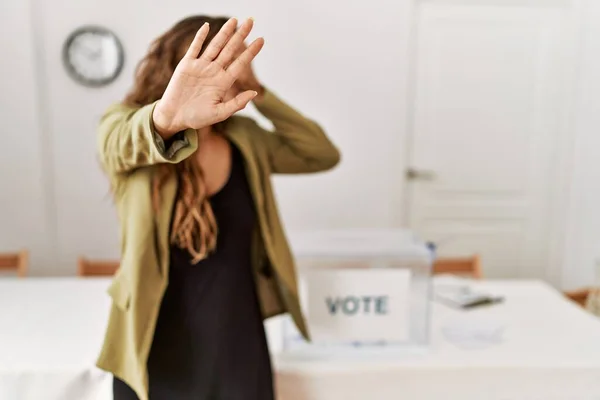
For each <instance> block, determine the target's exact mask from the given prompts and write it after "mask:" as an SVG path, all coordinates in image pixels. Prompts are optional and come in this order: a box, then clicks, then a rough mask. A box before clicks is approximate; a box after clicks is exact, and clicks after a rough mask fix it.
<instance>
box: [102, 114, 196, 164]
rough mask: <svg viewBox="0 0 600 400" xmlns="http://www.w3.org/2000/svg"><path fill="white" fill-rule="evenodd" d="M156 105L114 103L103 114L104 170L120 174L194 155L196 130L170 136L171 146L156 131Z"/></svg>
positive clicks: (174, 161)
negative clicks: (127, 105) (154, 113)
mask: <svg viewBox="0 0 600 400" xmlns="http://www.w3.org/2000/svg"><path fill="white" fill-rule="evenodd" d="M154 106H155V104H150V105H148V106H145V107H142V108H139V109H133V108H128V107H124V106H122V105H116V106H112V107H110V108H109V109H108V111H107V112H106V114H105V115H104V116H103V117H102V119H101V121H100V126H99V129H98V131H99V134H98V151H99V154H100V159H101V160H102V164H103V166H104V169H105V170H106V171H107V172H108V173H112V174H119V173H125V172H129V171H131V170H134V169H136V168H140V167H144V166H148V165H153V164H159V163H177V162H180V161H181V160H183V159H185V158H187V157H188V156H189V155H191V154H192V153H193V152H194V151H195V149H196V148H197V142H198V140H197V135H196V132H195V131H194V130H188V131H185V132H183V133H182V134H180V136H181V137H180V138H176V137H175V136H173V135H170V136H169V139H170V140H169V141H170V145H169V146H167V143H166V142H165V139H163V137H162V136H161V135H159V134H158V133H157V132H156V128H155V125H154V120H153V111H154V109H155V108H154Z"/></svg>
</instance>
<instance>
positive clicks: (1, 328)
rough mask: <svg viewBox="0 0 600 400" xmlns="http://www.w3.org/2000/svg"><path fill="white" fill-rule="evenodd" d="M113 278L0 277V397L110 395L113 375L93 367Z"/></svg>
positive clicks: (52, 399) (79, 399)
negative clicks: (107, 291) (107, 292)
mask: <svg viewBox="0 0 600 400" xmlns="http://www.w3.org/2000/svg"><path fill="white" fill-rule="evenodd" d="M109 282H110V280H108V279H80V278H43V279H37V278H26V279H11V278H6V279H0V399H2V400H108V399H112V379H111V377H110V376H109V375H108V374H106V373H104V372H103V371H100V370H98V369H97V368H95V367H94V362H95V359H96V357H97V355H98V354H99V352H100V347H101V345H102V339H103V336H104V332H105V327H106V322H107V318H108V312H109V310H110V298H109V297H108V295H107V294H106V289H107V288H108V285H109Z"/></svg>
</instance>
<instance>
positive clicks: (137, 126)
mask: <svg viewBox="0 0 600 400" xmlns="http://www.w3.org/2000/svg"><path fill="white" fill-rule="evenodd" d="M252 25H253V22H252V20H247V21H245V22H244V23H243V24H242V25H241V26H240V27H239V28H238V29H236V28H237V21H236V20H235V19H230V20H226V19H222V18H208V17H191V18H187V19H185V20H183V21H181V22H179V23H178V24H176V25H175V26H174V27H173V28H171V29H170V30H169V31H168V32H166V33H165V34H164V35H163V36H161V37H160V38H158V39H157V40H156V41H155V42H154V44H153V45H152V47H151V49H150V51H149V53H148V54H147V56H146V57H145V58H144V59H143V60H142V62H141V64H140V66H139V67H138V71H137V74H136V80H135V84H134V88H133V90H132V91H131V92H130V93H129V95H128V96H127V97H126V99H125V101H124V102H123V104H118V105H115V106H113V107H111V108H109V109H108V111H107V113H106V114H105V115H104V117H103V118H102V121H101V123H100V128H99V152H100V156H101V157H100V158H101V162H102V165H103V168H104V170H105V172H106V174H107V175H108V176H109V178H110V181H111V186H112V190H113V192H114V197H115V202H116V205H117V209H118V214H119V217H120V221H121V241H122V249H121V251H122V259H121V268H120V269H119V271H118V272H117V274H116V276H115V279H114V281H113V284H112V285H111V287H110V289H109V293H110V295H111V297H112V299H113V306H112V309H111V314H110V320H109V324H108V329H107V334H106V339H105V343H104V346H103V349H102V352H101V355H100V357H99V360H98V366H99V367H100V368H102V369H105V370H107V371H109V372H112V373H113V374H114V376H115V380H114V395H115V400H125V399H127V400H129V399H140V400H148V398H150V399H152V400H163V399H168V400H180V399H195V400H200V399H207V400H208V399H229V400H269V399H273V398H274V395H273V384H272V375H271V366H270V360H269V354H268V349H267V344H266V338H265V331H264V328H263V324H262V320H263V318H268V317H270V316H274V315H278V314H281V313H283V312H289V313H290V314H291V315H292V317H293V319H294V321H295V322H296V325H297V326H298V328H299V330H300V331H301V332H302V333H303V335H304V336H305V337H306V338H308V332H307V330H306V327H305V324H304V320H303V317H302V315H301V312H300V307H299V304H298V291H297V287H296V276H295V270H294V265H293V260H292V257H291V254H290V251H289V248H288V244H287V242H286V239H285V236H284V233H283V230H282V226H281V223H280V220H279V217H278V213H277V207H276V204H275V199H274V196H273V192H272V187H271V182H270V175H271V174H272V173H306V172H317V171H324V170H327V169H330V168H332V167H333V166H335V165H336V164H337V163H338V161H339V153H338V151H337V150H336V148H335V147H334V145H333V144H332V143H331V142H330V141H329V140H328V139H327V137H326V136H325V134H324V133H323V131H322V130H321V129H320V128H319V127H318V126H317V125H316V124H315V123H314V122H312V121H310V120H308V119H306V118H304V117H303V116H301V115H300V114H299V113H298V112H296V111H294V110H293V109H292V108H290V107H289V106H288V105H286V104H285V103H283V102H282V101H281V100H279V99H278V98H277V97H275V95H274V94H272V93H271V92H269V91H268V90H266V89H264V88H263V86H262V85H261V84H260V83H259V82H258V80H257V79H256V77H255V75H254V73H253V71H252V68H251V61H252V60H253V59H254V57H255V56H256V55H257V54H258V53H259V52H260V50H261V48H262V46H263V40H262V39H257V40H255V41H254V42H252V43H251V44H250V45H249V46H248V47H246V46H245V45H244V40H245V39H246V37H247V36H248V34H249V33H250V31H251V29H252ZM250 101H254V104H255V105H256V107H257V108H258V110H259V111H260V112H261V113H262V114H263V115H264V116H265V117H266V118H268V119H270V120H271V121H272V122H273V125H274V127H275V132H268V131H265V130H263V129H262V128H260V127H259V126H258V125H257V124H256V123H255V122H254V121H253V120H252V119H249V118H244V117H237V116H236V117H232V115H233V114H234V113H235V112H237V111H239V110H241V109H243V108H244V107H245V106H246V105H247V104H248V103H249V102H250Z"/></svg>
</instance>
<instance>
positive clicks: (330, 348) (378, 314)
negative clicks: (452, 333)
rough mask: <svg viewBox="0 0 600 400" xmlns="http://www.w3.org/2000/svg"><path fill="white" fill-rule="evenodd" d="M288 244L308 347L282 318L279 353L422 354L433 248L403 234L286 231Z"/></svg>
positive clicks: (372, 231)
mask: <svg viewBox="0 0 600 400" xmlns="http://www.w3.org/2000/svg"><path fill="white" fill-rule="evenodd" d="M290 243H291V246H292V251H293V253H294V255H295V257H296V261H297V266H298V278H299V292H300V300H301V304H302V308H303V311H304V313H305V316H306V322H307V325H308V328H309V331H310V334H311V342H310V343H309V342H307V341H305V340H304V339H303V338H302V336H301V335H300V334H299V332H298V331H297V329H296V328H295V326H294V324H293V323H292V322H291V320H289V319H287V320H285V321H284V325H283V352H284V353H285V354H287V355H294V356H300V357H338V356H371V355H377V356H381V355H386V354H387V355H393V354H394V353H400V354H403V353H406V352H411V351H422V350H424V349H426V347H427V344H428V340H429V337H428V333H429V317H430V311H429V303H430V276H431V267H432V263H433V258H434V254H433V251H432V248H431V246H429V245H428V244H427V243H425V242H423V241H421V240H419V239H418V238H417V237H416V236H415V235H414V234H413V233H411V232H410V231H407V230H343V231H310V232H308V231H306V232H292V233H291V234H290Z"/></svg>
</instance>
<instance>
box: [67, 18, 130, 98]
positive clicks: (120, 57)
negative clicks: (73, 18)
mask: <svg viewBox="0 0 600 400" xmlns="http://www.w3.org/2000/svg"><path fill="white" fill-rule="evenodd" d="M124 59H125V56H124V53H123V46H122V45H121V42H120V41H119V38H118V37H117V36H116V35H115V34H114V33H113V32H111V31H110V30H108V29H106V28H102V27H98V26H84V27H81V28H79V29H77V30H75V31H74V32H73V33H71V34H70V35H69V37H68V38H67V40H66V41H65V44H64V46H63V63H64V65H65V68H66V70H67V72H68V73H69V75H70V76H71V78H73V79H74V80H75V81H77V82H78V83H80V84H82V85H85V86H89V87H100V86H105V85H108V84H109V83H111V82H113V81H114V80H115V79H116V78H117V77H118V76H119V74H120V73H121V70H122V69H123V63H124Z"/></svg>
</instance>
